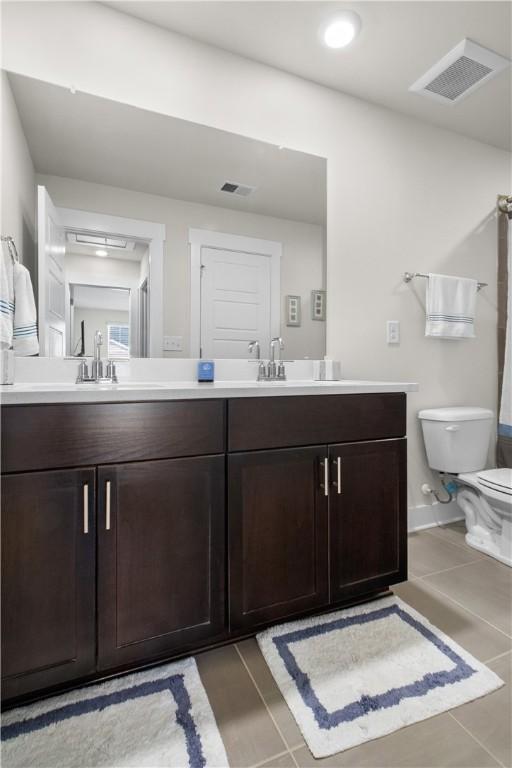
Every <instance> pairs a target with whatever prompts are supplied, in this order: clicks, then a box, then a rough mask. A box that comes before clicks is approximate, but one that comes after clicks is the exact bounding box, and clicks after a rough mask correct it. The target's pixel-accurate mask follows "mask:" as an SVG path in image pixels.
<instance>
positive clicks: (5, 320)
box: [0, 242, 14, 349]
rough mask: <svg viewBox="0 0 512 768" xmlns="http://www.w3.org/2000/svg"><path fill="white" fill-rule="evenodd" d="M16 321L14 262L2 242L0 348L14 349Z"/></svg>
mask: <svg viewBox="0 0 512 768" xmlns="http://www.w3.org/2000/svg"><path fill="white" fill-rule="evenodd" d="M13 321H14V281H13V262H12V258H11V254H10V253H9V251H8V248H7V244H6V243H5V242H2V251H1V255H0V346H1V347H2V349H10V348H11V347H12V331H13Z"/></svg>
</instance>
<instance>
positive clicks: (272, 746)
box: [197, 523, 512, 768]
mask: <svg viewBox="0 0 512 768" xmlns="http://www.w3.org/2000/svg"><path fill="white" fill-rule="evenodd" d="M409 576H410V580H409V581H408V582H407V583H405V584H401V585H399V586H397V587H396V589H395V590H394V591H395V592H396V594H398V596H399V597H401V598H402V600H404V601H405V602H407V603H409V604H410V605H412V606H413V607H414V608H416V609H417V610H418V611H419V612H420V613H422V614H423V615H424V616H426V617H427V618H428V619H429V620H430V621H431V622H432V623H433V624H435V625H436V626H438V627H439V628H440V629H442V630H443V631H444V632H446V634H448V635H449V636H450V637H452V638H453V639H454V640H456V641H457V642H458V643H460V645H462V646H463V647H464V648H466V649H467V650H468V651H469V652H470V653H472V654H473V655H474V656H476V657H477V658H478V659H480V660H481V661H484V662H486V663H487V664H488V665H489V666H490V667H491V668H492V669H493V670H494V671H495V672H496V673H497V674H498V675H500V677H501V678H502V679H503V680H505V681H506V682H508V685H507V686H505V687H504V688H501V689H500V690H499V691H496V692H495V693H492V694H490V695H489V696H486V697H484V698H482V699H479V700H477V701H474V702H472V703H470V704H466V705H464V706H462V707H459V708H457V709H454V710H451V711H450V712H447V713H444V714H442V715H438V716H437V717H433V718H431V719H430V720H425V721H423V722H421V723H417V724H416V725H412V726H409V727H408V728H404V729H402V730H400V731H396V732H395V733H393V734H391V735H389V736H385V737H384V738H382V739H377V740H375V741H371V742H368V743H366V744H363V745H362V746H359V747H355V748H354V749H350V750H347V751H346V752H341V753H339V754H337V755H333V756H332V757H329V758H325V759H323V760H315V759H314V758H313V757H312V755H311V753H310V752H309V750H308V748H307V747H306V745H305V744H304V739H303V738H302V736H301V733H300V731H299V729H298V727H297V725H296V724H295V721H294V719H293V718H292V716H291V714H290V712H289V710H288V708H287V706H286V704H285V702H284V699H283V697H282V696H281V694H280V692H279V690H278V688H277V686H276V684H275V682H274V679H273V678H272V676H271V674H270V672H269V670H268V668H267V666H266V664H265V662H264V661H263V657H262V656H261V654H260V651H259V649H258V646H257V644H256V641H255V640H245V641H243V642H241V643H237V644H236V645H233V646H228V647H225V648H220V649H217V650H214V651H209V652H207V653H204V654H201V655H199V656H197V662H198V666H199V671H200V674H201V677H202V679H203V683H204V685H205V687H206V690H207V692H208V696H209V698H210V702H211V705H212V707H213V710H214V712H215V716H216V718H217V722H218V725H219V728H220V732H221V734H222V738H223V739H224V744H225V746H226V751H227V753H228V758H229V761H230V765H231V766H232V768H251V766H252V767H254V766H260V767H261V768H288V767H289V766H291V767H292V768H293V766H295V767H298V768H303V767H304V768H305V767H306V766H313V765H319V766H320V765H321V766H340V768H341V766H354V767H356V766H373V768H384V766H389V767H390V768H398V767H399V766H404V767H406V768H420V767H421V768H434V766H440V767H441V766H443V767H444V766H460V767H461V768H473V767H474V768H484V767H487V766H502V768H510V766H511V765H512V748H511V741H512V733H511V723H512V707H511V683H512V679H511V677H512V675H511V666H512V569H510V568H507V566H505V565H502V564H500V563H498V562H497V561H496V560H493V559H491V558H489V557H487V556H486V555H482V554H480V553H479V552H477V551H476V550H474V549H471V548H470V547H468V546H467V545H466V543H465V541H464V528H463V524H458V523H455V524H453V525H450V526H446V527H443V528H435V529H430V530H428V531H423V532H421V533H416V534H412V535H411V536H410V538H409Z"/></svg>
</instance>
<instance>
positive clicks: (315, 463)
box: [228, 447, 328, 629]
mask: <svg viewBox="0 0 512 768" xmlns="http://www.w3.org/2000/svg"><path fill="white" fill-rule="evenodd" d="M324 458H325V449H324V448H318V447H314V448H292V449H290V450H278V451H256V452H253V453H241V454H235V455H231V456H230V457H229V459H228V477H229V506H228V517H229V563H230V565H229V580H230V627H231V629H243V628H248V627H252V626H255V625H257V624H261V623H264V622H270V621H275V620H278V619H283V618H285V617H288V616H292V615H293V614H297V613H300V612H303V611H306V610H311V609H313V608H317V607H320V606H322V605H325V604H326V603H327V599H328V589H327V568H326V551H327V497H326V496H325V495H324V492H323V490H322V488H321V487H320V477H321V476H322V470H321V466H320V464H321V462H322V460H323V459H324Z"/></svg>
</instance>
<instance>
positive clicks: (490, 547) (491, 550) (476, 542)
mask: <svg viewBox="0 0 512 768" xmlns="http://www.w3.org/2000/svg"><path fill="white" fill-rule="evenodd" d="M466 544H467V545H468V546H470V547H473V549H477V550H478V551H479V552H483V553H484V554H485V555H490V556H491V557H494V558H495V560H499V561H500V563H504V564H505V565H508V566H509V567H510V568H512V556H511V557H507V556H506V555H503V554H501V552H500V551H499V548H498V547H497V545H496V544H487V543H485V542H482V541H480V539H479V538H477V537H476V536H474V535H472V534H471V533H466Z"/></svg>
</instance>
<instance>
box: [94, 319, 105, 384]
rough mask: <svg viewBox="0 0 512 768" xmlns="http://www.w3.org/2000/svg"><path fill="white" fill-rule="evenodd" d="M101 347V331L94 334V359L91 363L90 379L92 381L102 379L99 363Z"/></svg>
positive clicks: (101, 366) (101, 368)
mask: <svg viewBox="0 0 512 768" xmlns="http://www.w3.org/2000/svg"><path fill="white" fill-rule="evenodd" d="M102 345H103V335H102V333H101V331H96V333H95V334H94V358H93V361H92V378H93V379H94V381H98V379H102V378H103V363H102V362H101V347H102Z"/></svg>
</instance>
